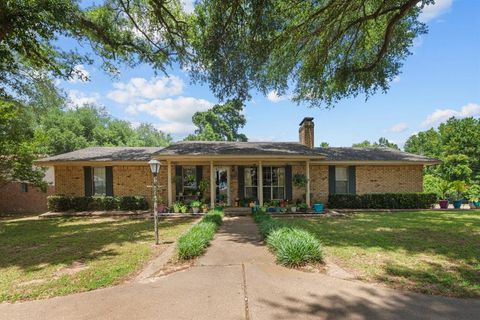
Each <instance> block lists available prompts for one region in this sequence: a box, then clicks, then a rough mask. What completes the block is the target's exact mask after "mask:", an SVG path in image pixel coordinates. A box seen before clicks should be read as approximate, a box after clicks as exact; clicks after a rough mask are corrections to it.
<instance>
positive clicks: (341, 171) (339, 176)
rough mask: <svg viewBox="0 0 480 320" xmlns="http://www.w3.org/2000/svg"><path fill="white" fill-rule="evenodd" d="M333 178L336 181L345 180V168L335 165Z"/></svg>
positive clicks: (346, 178)
mask: <svg viewBox="0 0 480 320" xmlns="http://www.w3.org/2000/svg"><path fill="white" fill-rule="evenodd" d="M335 179H336V180H337V181H347V180H348V175H347V168H345V167H335Z"/></svg>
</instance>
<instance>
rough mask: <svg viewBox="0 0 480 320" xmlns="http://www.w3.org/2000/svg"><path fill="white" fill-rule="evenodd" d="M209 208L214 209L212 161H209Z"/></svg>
mask: <svg viewBox="0 0 480 320" xmlns="http://www.w3.org/2000/svg"><path fill="white" fill-rule="evenodd" d="M210 207H211V208H212V209H213V208H215V172H214V168H213V161H210Z"/></svg>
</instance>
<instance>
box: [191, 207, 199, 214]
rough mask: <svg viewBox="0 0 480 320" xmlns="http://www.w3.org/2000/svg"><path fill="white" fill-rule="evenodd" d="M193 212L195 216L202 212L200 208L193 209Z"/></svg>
mask: <svg viewBox="0 0 480 320" xmlns="http://www.w3.org/2000/svg"><path fill="white" fill-rule="evenodd" d="M192 210H193V213H194V214H197V213H199V212H200V208H192Z"/></svg>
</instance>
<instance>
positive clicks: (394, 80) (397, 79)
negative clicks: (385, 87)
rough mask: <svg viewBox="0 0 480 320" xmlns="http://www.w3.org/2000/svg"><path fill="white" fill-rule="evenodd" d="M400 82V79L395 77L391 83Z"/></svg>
mask: <svg viewBox="0 0 480 320" xmlns="http://www.w3.org/2000/svg"><path fill="white" fill-rule="evenodd" d="M400 80H401V79H400V76H395V77H394V78H393V80H392V82H393V83H398V82H400Z"/></svg>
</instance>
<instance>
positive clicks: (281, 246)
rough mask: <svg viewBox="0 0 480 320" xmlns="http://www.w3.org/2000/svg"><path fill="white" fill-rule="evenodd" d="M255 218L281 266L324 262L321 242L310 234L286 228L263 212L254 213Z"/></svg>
mask: <svg viewBox="0 0 480 320" xmlns="http://www.w3.org/2000/svg"><path fill="white" fill-rule="evenodd" d="M253 218H254V220H255V222H256V223H257V224H258V230H259V231H260V234H261V235H262V236H263V237H264V238H265V239H266V242H267V245H268V247H269V248H270V249H271V250H272V251H273V252H274V253H275V255H276V257H277V261H278V262H279V263H280V264H283V265H286V266H300V265H304V264H306V263H308V262H316V261H321V260H322V247H321V244H320V241H319V240H317V238H315V236H313V235H312V234H311V233H310V232H308V231H305V230H301V229H298V228H287V227H284V226H283V225H282V223H281V222H280V221H278V220H274V219H273V218H272V217H271V216H269V215H268V214H265V213H262V212H256V213H254V214H253Z"/></svg>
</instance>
